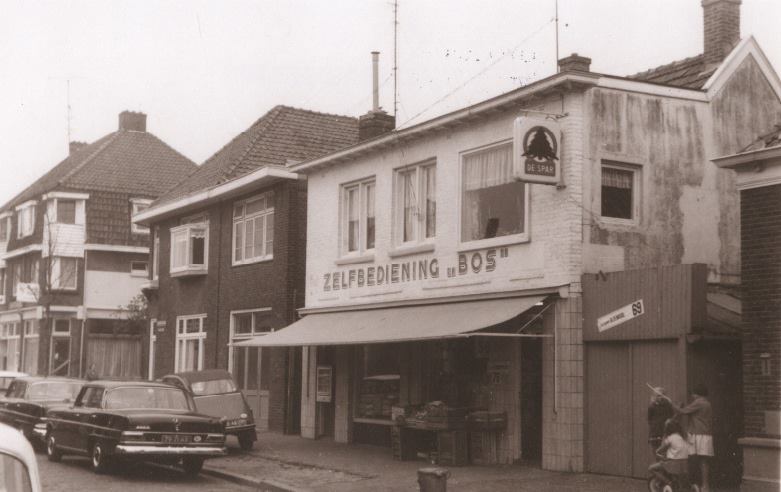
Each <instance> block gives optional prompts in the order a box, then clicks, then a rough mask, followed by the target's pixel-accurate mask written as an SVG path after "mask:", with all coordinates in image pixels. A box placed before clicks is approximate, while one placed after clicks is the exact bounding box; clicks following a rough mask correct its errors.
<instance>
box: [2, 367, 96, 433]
mask: <svg viewBox="0 0 781 492" xmlns="http://www.w3.org/2000/svg"><path fill="white" fill-rule="evenodd" d="M83 385H84V381H82V380H80V379H70V378H60V377H37V376H27V377H22V378H16V379H14V380H13V381H12V382H11V385H10V386H9V387H8V390H7V391H6V394H5V396H4V397H0V422H2V423H4V424H8V425H10V426H11V427H15V428H17V429H19V430H20V431H21V432H22V433H23V434H24V435H25V436H26V437H27V439H28V440H29V441H30V443H31V444H32V445H33V446H37V445H39V444H40V445H43V443H44V438H45V436H46V412H47V411H48V410H49V409H50V408H53V407H56V406H66V405H68V404H70V403H72V402H73V401H74V400H75V399H76V395H78V394H79V390H81V387H82V386H83Z"/></svg>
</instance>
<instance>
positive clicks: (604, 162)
mask: <svg viewBox="0 0 781 492" xmlns="http://www.w3.org/2000/svg"><path fill="white" fill-rule="evenodd" d="M605 168H608V169H617V170H619V171H625V172H631V173H632V218H630V219H623V218H620V217H610V216H604V215H602V187H603V186H602V170H603V169H605ZM642 171H643V167H642V166H640V165H638V164H632V163H628V162H622V161H615V160H611V159H601V160H600V163H599V200H598V201H597V203H598V206H599V214H598V215H599V220H600V221H601V222H603V223H605V224H612V225H619V226H638V225H640V218H641V208H642Z"/></svg>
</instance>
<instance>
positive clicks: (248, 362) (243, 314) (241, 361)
mask: <svg viewBox="0 0 781 492" xmlns="http://www.w3.org/2000/svg"><path fill="white" fill-rule="evenodd" d="M274 325H275V316H274V314H273V313H272V312H271V310H270V309H258V310H252V311H236V312H233V313H231V325H230V330H231V344H233V343H236V342H241V341H243V340H247V339H249V338H251V337H253V336H258V335H265V334H267V333H270V332H272V331H274ZM270 359H271V351H270V349H269V348H262V347H231V350H230V352H229V361H228V363H229V367H230V368H231V373H232V374H233V378H234V379H235V380H236V383H237V385H238V387H239V389H241V390H242V391H256V390H261V391H265V390H268V388H269V379H270V374H271V366H270Z"/></svg>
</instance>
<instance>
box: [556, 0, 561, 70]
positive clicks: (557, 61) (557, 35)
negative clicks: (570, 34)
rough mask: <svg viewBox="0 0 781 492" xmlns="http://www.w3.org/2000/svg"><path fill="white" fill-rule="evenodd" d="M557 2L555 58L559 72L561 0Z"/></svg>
mask: <svg viewBox="0 0 781 492" xmlns="http://www.w3.org/2000/svg"><path fill="white" fill-rule="evenodd" d="M555 3H556V14H555V15H556V17H555V19H556V59H555V60H554V61H555V62H556V73H559V72H560V71H561V69H560V68H559V0H555Z"/></svg>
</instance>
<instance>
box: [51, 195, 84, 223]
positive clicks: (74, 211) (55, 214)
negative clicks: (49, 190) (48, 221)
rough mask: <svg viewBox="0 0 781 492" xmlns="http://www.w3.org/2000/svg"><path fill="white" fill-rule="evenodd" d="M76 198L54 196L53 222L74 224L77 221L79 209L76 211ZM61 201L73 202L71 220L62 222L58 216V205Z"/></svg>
mask: <svg viewBox="0 0 781 492" xmlns="http://www.w3.org/2000/svg"><path fill="white" fill-rule="evenodd" d="M77 202H78V200H76V199H73V198H55V199H54V223H55V224H66V225H76V224H77V223H78V222H79V218H78V215H79V211H78V203H77ZM63 203H70V204H73V222H63V221H62V217H60V205H61V204H63Z"/></svg>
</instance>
